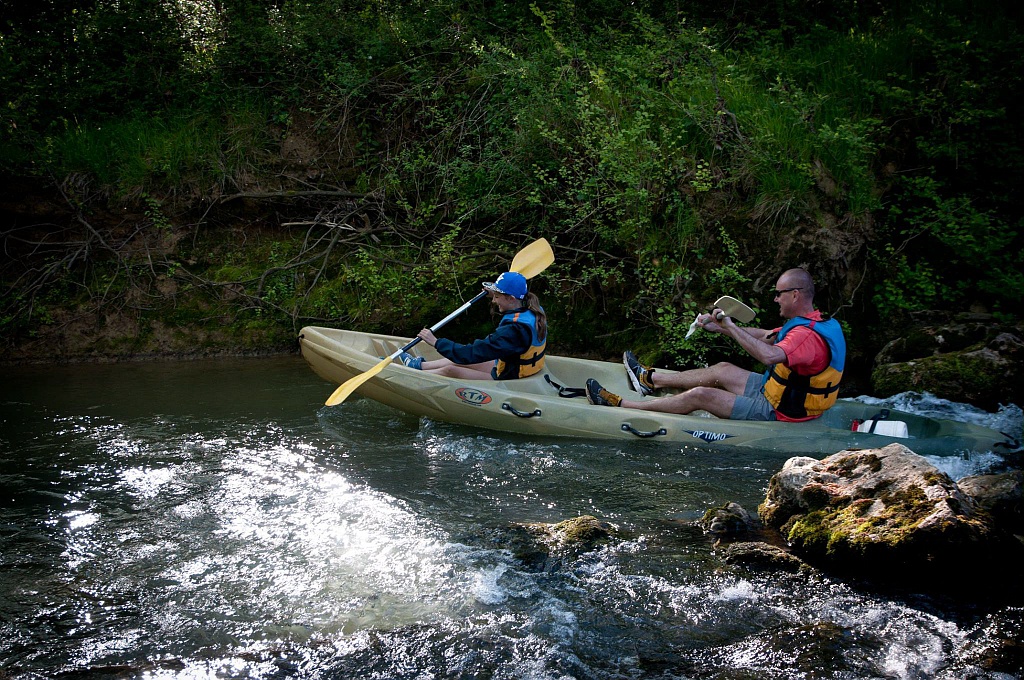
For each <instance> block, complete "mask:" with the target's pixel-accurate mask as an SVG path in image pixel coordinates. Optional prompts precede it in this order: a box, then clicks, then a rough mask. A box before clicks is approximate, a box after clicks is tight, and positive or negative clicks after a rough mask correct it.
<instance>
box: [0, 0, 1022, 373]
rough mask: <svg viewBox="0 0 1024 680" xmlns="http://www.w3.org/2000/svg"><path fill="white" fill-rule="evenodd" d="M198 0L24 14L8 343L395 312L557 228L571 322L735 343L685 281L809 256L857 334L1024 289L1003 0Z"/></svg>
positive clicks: (623, 336) (372, 321)
mask: <svg viewBox="0 0 1024 680" xmlns="http://www.w3.org/2000/svg"><path fill="white" fill-rule="evenodd" d="M909 4H914V3H909ZM183 7H184V5H181V4H175V3H171V4H168V5H163V6H151V5H150V4H148V3H144V2H142V1H141V0H136V1H133V2H121V3H117V4H112V3H105V2H99V3H97V4H96V5H95V6H94V7H92V8H91V9H89V10H86V11H83V12H78V13H69V12H68V11H65V10H62V9H61V8H60V7H59V6H57V5H56V4H53V5H52V6H51V5H45V9H44V11H42V12H41V13H39V14H35V15H25V16H22V17H13V18H12V19H9V20H8V21H7V24H6V26H5V28H4V32H3V42H2V43H0V46H2V55H3V59H2V61H0V84H2V89H3V91H4V92H5V93H6V97H7V107H6V113H5V114H4V115H5V121H4V126H3V136H2V138H0V145H2V152H3V153H2V158H3V172H4V173H5V174H6V175H7V177H8V178H9V180H10V181H8V183H7V187H8V188H7V190H6V192H5V197H4V206H3V211H4V213H5V215H6V216H8V217H9V219H7V220H6V221H7V223H8V225H9V226H6V227H4V240H5V247H6V248H7V252H8V253H9V254H11V255H12V257H11V258H10V261H9V262H7V263H5V264H4V265H3V268H2V270H0V276H2V280H3V285H4V288H5V295H4V299H5V303H4V306H3V310H2V314H0V328H2V333H3V335H4V338H5V340H6V341H7V343H8V344H9V345H12V346H13V345H21V346H24V345H25V343H26V341H31V339H32V338H33V336H39V334H40V333H42V334H44V335H45V332H46V330H47V328H53V327H59V326H60V324H61V323H65V324H67V323H68V319H70V318H77V319H89V320H90V322H91V323H93V324H102V323H103V321H102V319H103V318H104V317H105V315H106V316H107V317H110V318H113V317H114V316H116V317H117V318H118V319H121V318H122V317H123V318H124V319H126V320H127V321H125V322H124V323H128V322H131V323H134V324H138V327H139V328H140V329H150V330H152V329H153V328H155V327H156V328H159V327H160V325H161V324H163V325H164V326H166V325H168V324H169V325H172V326H178V327H181V328H186V327H189V328H193V329H200V330H199V332H195V333H193V334H191V335H186V336H185V337H186V338H187V339H186V340H185V341H183V342H182V343H181V344H184V345H186V346H187V345H189V344H196V343H199V342H200V340H199V339H200V338H206V339H207V340H208V341H209V342H211V343H212V344H214V345H225V346H227V345H231V344H233V343H239V342H255V343H271V344H275V343H278V342H284V340H283V338H284V337H285V336H287V335H288V334H290V333H291V332H292V331H293V330H295V329H296V328H297V327H299V326H301V325H303V324H305V323H320V322H323V323H331V324H338V325H346V326H351V327H354V328H361V329H372V330H381V331H388V332H402V333H411V332H414V331H415V330H416V329H417V328H419V327H421V326H423V325H427V324H429V323H430V322H432V321H434V320H436V319H437V318H440V316H443V315H444V313H446V312H447V311H448V310H451V309H453V308H455V307H456V306H458V304H459V303H460V302H461V301H462V300H463V299H466V298H467V297H468V296H469V295H471V294H472V293H473V292H474V291H475V290H476V286H477V285H478V283H479V281H481V280H487V279H490V277H492V276H493V275H494V273H495V271H496V269H497V268H500V267H501V266H502V264H504V263H507V262H508V260H509V259H510V257H511V255H512V254H513V253H514V252H515V251H516V250H517V249H518V248H519V247H520V246H522V245H523V244H524V243H526V242H528V241H529V240H532V239H533V238H537V237H539V236H544V237H546V238H548V239H549V240H550V241H551V242H552V243H553V244H554V246H555V251H556V256H557V263H556V265H555V266H554V267H552V268H551V269H549V270H548V271H546V272H545V273H544V275H543V276H542V277H541V278H540V279H539V280H538V281H537V282H536V284H535V285H536V289H537V290H538V292H539V293H540V294H541V296H542V299H543V300H544V303H545V305H546V307H547V308H548V312H549V314H550V316H551V317H552V318H553V319H555V320H557V325H555V327H556V328H557V329H558V333H557V336H556V337H557V344H558V345H559V347H558V349H560V350H562V351H567V352H572V353H583V352H597V353H614V352H615V351H616V350H619V351H621V348H622V346H623V344H624V343H625V342H626V341H627V340H628V342H629V343H630V344H633V345H634V346H636V347H637V348H638V349H639V350H640V351H641V353H642V354H643V355H644V356H645V357H647V358H650V359H657V360H659V361H661V362H665V363H680V364H691V363H694V362H701V361H705V360H709V359H712V358H721V357H723V356H727V355H728V354H727V353H728V351H730V350H729V349H728V348H727V347H726V346H723V345H718V344H716V341H714V340H708V339H707V338H701V337H697V338H696V339H691V340H684V339H683V335H684V334H685V330H686V327H687V325H688V324H689V321H690V320H692V317H693V315H694V313H695V312H696V311H697V310H698V309H701V308H703V307H704V306H705V305H706V304H707V303H709V302H710V301H712V300H714V299H715V298H716V297H718V295H719V294H721V293H729V294H732V295H735V296H737V297H740V298H743V299H745V300H747V301H750V302H751V303H752V304H753V305H754V306H755V307H758V308H760V309H762V310H763V312H762V313H761V315H760V316H759V321H762V322H763V323H765V324H769V323H772V322H773V321H774V319H775V308H774V307H773V306H772V304H771V300H770V297H769V294H768V292H767V291H768V290H769V289H770V287H771V285H772V284H773V283H774V279H775V277H776V276H777V274H778V272H779V271H781V270H782V269H784V268H786V267H790V266H798V265H802V266H807V267H809V268H810V269H811V271H812V272H813V273H814V275H815V276H816V278H817V279H818V281H819V282H820V284H821V294H820V296H819V299H818V302H819V305H820V306H821V307H822V308H823V309H824V310H825V311H827V312H829V313H832V314H835V315H836V316H838V317H839V318H840V319H841V320H843V321H844V322H845V323H846V325H847V329H848V332H849V335H850V338H851V341H852V343H853V344H854V345H855V346H856V347H860V348H861V351H863V352H864V353H865V354H866V355H870V352H871V351H872V348H876V347H877V346H878V345H879V344H880V343H881V342H882V341H884V340H885V339H886V338H887V335H886V330H885V329H886V328H889V327H892V325H893V322H894V320H897V319H898V318H899V317H900V315H902V314H905V313H909V312H912V311H915V310H920V309H927V308H934V307H941V308H946V309H951V308H959V309H970V308H977V309H985V310H987V311H991V312H994V313H996V314H997V315H999V316H1001V317H1004V318H1007V319H1012V318H1015V317H1017V316H1019V315H1020V312H1021V301H1020V299H1019V296H1018V295H1017V294H1016V291H1017V290H1019V289H1020V288H1021V285H1022V284H1024V281H1022V280H1021V279H1022V273H1021V272H1022V271H1024V267H1022V264H1024V263H1022V262H1021V255H1020V252H1021V250H1022V248H1021V245H1022V244H1021V235H1020V223H1021V208H1020V202H1019V201H1018V200H1016V199H1015V198H1014V190H1015V180H1016V178H1019V177H1020V172H1019V170H1020V163H1021V161H1020V158H1021V157H1022V156H1021V153H1020V151H1021V149H1020V144H1021V141H1020V140H1021V139H1024V136H1022V135H1020V134H1019V133H1020V123H1019V118H1018V117H1017V116H1016V115H1015V114H1016V109H1015V107H1016V106H1017V105H1016V104H1015V103H1014V101H1015V100H1014V98H1013V92H1014V91H1016V90H1017V89H1019V85H1020V79H1021V77H1022V76H1021V74H1022V73H1024V69H1022V68H1021V66H1022V64H1021V60H1022V56H1021V55H1022V54H1024V51H1022V50H1021V49H1020V47H1021V44H1020V42H1021V40H1020V38H1018V37H1017V31H1016V28H1017V26H1018V25H1019V21H1018V17H1017V10H1015V9H1014V8H1012V7H1009V6H1008V5H1007V6H1006V7H1004V6H1003V5H1002V4H1001V3H992V4H991V6H989V7H986V8H985V10H986V11H978V8H975V7H973V6H972V7H971V8H970V10H969V11H968V8H966V6H964V7H961V6H960V5H959V4H958V3H940V4H933V5H929V7H927V8H924V7H916V6H914V7H910V6H907V7H904V6H901V5H899V4H897V5H895V6H886V7H873V6H865V5H857V4H853V3H851V4H845V3H840V4H839V5H837V6H836V7H834V8H831V9H830V10H829V11H828V12H827V13H825V12H824V11H823V12H822V14H820V15H816V14H815V11H814V10H813V9H808V8H806V7H804V6H803V5H801V6H799V7H797V6H793V7H789V6H788V5H785V4H782V5H777V6H773V7H772V8H755V7H753V6H747V5H746V4H744V3H738V4H734V5H733V6H732V8H731V10H728V11H727V10H724V9H720V8H718V7H717V6H711V5H709V6H708V7H693V8H690V9H688V10H686V12H683V11H678V10H677V8H676V7H675V6H674V5H673V6H672V7H669V6H668V5H666V4H661V3H654V2H650V3H638V4H631V5H629V6H628V7H627V8H623V6H621V5H620V4H619V3H593V4H588V5H587V6H586V7H584V6H583V5H579V6H577V5H575V4H573V3H557V4H556V3H552V4H550V5H545V4H543V3H539V4H531V3H515V2H510V3H497V4H495V5H490V6H488V8H487V9H486V10H484V9H482V8H481V7H476V6H473V5H471V4H465V3H453V2H419V3H401V4H398V3H394V4H388V3H378V2H374V3H366V2H341V1H338V2H328V3H321V4H318V6H316V7H310V6H307V5H304V4H299V3H281V4H279V5H276V6H274V7H270V6H264V5H263V4H261V3H259V2H251V1H239V0H236V1H234V2H227V3H223V4H222V5H221V6H220V7H221V10H220V11H219V12H218V11H215V10H214V9H212V6H211V7H207V6H206V5H205V4H199V5H197V7H201V8H205V9H204V11H203V12H198V13H197V12H192V13H187V12H185V13H182V8H183ZM175 8H177V9H175ZM185 17H189V18H188V20H186V19H185ZM41 27H45V28H46V29H47V30H46V31H45V32H41V31H40V30H39V29H40V28H41ZM115 37H116V39H115ZM18 187H30V189H29V190H25V191H19V190H18ZM29 199H31V200H29ZM30 202H31V203H33V205H29V203H30ZM112 310H113V311H116V314H114V313H113V311H112ZM112 314H113V316H112ZM118 323H122V322H121V321H119V322H118ZM131 323H129V326H128V327H129V328H131V327H132V326H131ZM488 323H489V320H488V319H487V318H486V315H485V314H482V313H481V314H479V315H477V316H475V317H472V318H470V319H467V322H466V324H467V327H466V328H465V329H463V330H464V331H465V332H467V333H472V332H476V331H477V330H479V329H482V328H485V327H486V326H487V325H488ZM260 329H274V330H265V331H263V330H260ZM146 332H150V331H146ZM146 332H141V331H140V332H139V333H137V334H136V335H135V336H134V337H135V340H136V341H138V342H139V343H142V344H140V345H138V346H144V345H145V343H144V342H143V341H144V340H145V337H146ZM130 339H131V336H129V340H130ZM152 344H153V343H150V345H152ZM156 344H159V343H156ZM134 346H136V345H133V344H132V342H128V344H127V345H126V347H127V348H128V350H130V349H131V348H132V347H134ZM145 346H149V345H145ZM128 350H126V351H128Z"/></svg>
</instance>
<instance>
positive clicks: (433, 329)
mask: <svg viewBox="0 0 1024 680" xmlns="http://www.w3.org/2000/svg"><path fill="white" fill-rule="evenodd" d="M485 295H487V291H486V290H482V291H480V292H479V293H477V294H476V297H474V298H473V299H472V300H470V301H469V302H467V303H465V304H463V305H462V306H461V307H459V308H458V309H456V310H455V311H454V312H452V313H451V314H449V315H448V316H446V317H444V318H443V319H441V320H440V321H438V322H437V323H435V324H434V325H433V326H431V327H430V332H431V333H436V332H437V331H439V330H441V327H442V326H444V325H445V324H447V323H448V322H449V321H451V320H452V319H454V318H455V317H457V316H458V315H459V314H462V313H463V312H464V311H466V310H467V309H469V308H470V307H472V306H473V303H475V302H476V301H477V300H479V299H480V298H482V297H484V296H485ZM422 339H423V338H421V337H419V336H416V337H415V338H413V339H412V342H410V343H409V344H407V345H406V346H405V347H402V348H401V349H399V350H396V351H395V352H394V353H392V354H391V357H390V358H391V359H394V358H395V357H397V356H398V355H399V354H401V353H402V352H408V351H409V350H410V349H412V348H413V347H414V346H415V345H416V343H418V342H419V341H420V340H422Z"/></svg>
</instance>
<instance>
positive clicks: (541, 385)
mask: <svg viewBox="0 0 1024 680" xmlns="http://www.w3.org/2000/svg"><path fill="white" fill-rule="evenodd" d="M409 340H410V338H403V337H397V336H392V335H380V334H375V333H358V332H355V331H348V330H340V329H333V328H322V327H317V326H307V327H306V328H303V329H302V331H301V332H300V335H299V344H300V346H301V349H302V356H303V358H304V359H305V360H306V362H307V363H309V365H310V367H311V368H312V369H313V371H315V372H316V373H317V375H319V376H320V377H322V378H324V379H325V380H327V381H329V382H332V383H335V384H341V383H343V382H345V381H346V380H348V379H350V378H353V377H355V376H357V375H360V374H361V373H363V372H365V371H368V370H369V369H371V368H373V367H374V366H375V365H376V364H378V363H379V362H380V360H381V357H386V356H388V355H390V354H391V353H393V352H395V351H396V350H397V349H398V348H400V347H402V346H404V345H406V344H407V343H408V342H409ZM411 353H412V354H414V355H416V356H423V357H426V358H427V359H437V358H439V355H438V354H437V353H436V352H435V351H434V349H433V348H432V347H430V346H428V345H426V344H425V343H420V344H418V345H416V347H415V348H414V349H413V351H412V352H411ZM658 370H659V371H662V370H665V371H666V372H669V371H668V370H667V369H661V368H659V369H658ZM587 378H596V379H597V380H598V381H599V382H600V383H601V384H602V385H604V386H605V387H606V388H607V389H609V390H611V391H612V392H616V393H618V394H629V395H630V397H631V398H634V399H640V398H644V399H653V398H654V397H640V396H639V395H637V394H636V393H635V392H632V391H631V388H630V385H629V381H628V378H627V376H626V372H625V370H624V368H623V366H622V364H621V363H612V362H607V361H589V360H585V359H575V358H571V357H561V356H552V355H550V354H549V355H548V356H547V357H546V362H545V370H543V371H542V372H541V373H539V374H537V375H534V376H531V377H529V378H521V379H519V380H501V381H493V380H461V379H457V378H447V377H443V376H439V375H434V374H431V373H427V372H424V371H419V370H416V369H412V368H407V367H406V366H403V365H402V364H400V363H397V362H396V363H392V364H389V365H388V366H387V367H386V368H384V370H382V371H381V372H380V373H379V374H377V375H375V376H374V377H372V378H370V379H369V380H367V381H366V382H365V383H363V384H362V385H361V386H360V387H359V388H358V389H357V391H356V392H357V393H358V394H361V395H363V396H365V397H369V398H370V399H374V400H375V401H378V402H381V403H383V404H386V405H388V406H391V407H393V408H396V409H399V410H400V411H405V412H406V413H409V414H412V415H415V416H426V417H428V418H432V419H435V420H440V421H445V422H450V423H458V424H464V425H470V426H474V427H481V428H486V429H489V430H499V431H502V432H514V433H519V434H526V435H535V436H565V437H584V438H588V439H620V440H622V439H636V438H645V439H651V440H657V441H668V442H674V443H680V444H687V443H689V444H699V445H700V446H702V447H705V448H706V447H712V448H717V447H751V448H757V449H762V450H771V451H786V452H791V453H804V454H810V455H815V454H817V455H828V454H832V453H835V452H837V451H842V450H844V449H868V448H878V447H881V446H885V445H887V444H891V443H893V442H898V443H902V444H904V445H905V446H907V447H908V448H910V449H911V450H913V451H914V452H916V453H918V454H921V455H938V456H943V455H962V454H968V453H984V452H988V451H992V452H996V453H1001V452H1009V451H1013V450H1017V449H1018V448H1019V445H1018V443H1017V442H1016V441H1014V440H1013V438H1012V437H1010V436H1008V435H1005V434H1003V433H1000V432H997V431H995V430H991V429H988V428H985V427H981V426H979V425H973V424H969V423H960V422H956V421H952V420H942V419H938V418H929V417H925V416H920V415H916V414H911V413H904V412H900V411H895V410H890V409H880V408H879V407H878V406H871V405H868V404H862V403H860V402H856V401H850V400H845V399H841V400H839V401H838V402H837V403H836V405H835V406H833V407H832V408H831V409H829V410H828V411H826V412H825V414H824V415H822V416H821V417H820V418H817V419H815V420H812V421H809V422H803V423H783V422H754V421H742V420H726V419H722V418H716V417H714V416H711V415H709V414H706V413H703V412H700V413H694V414H690V415H677V414H671V413H655V412H650V411H637V410H630V409H622V408H608V407H602V406H593V405H591V404H590V403H589V402H588V401H587V399H586V397H585V396H582V390H581V389H579V388H582V387H583V385H585V384H586V379H587ZM574 388H576V389H574ZM872 423H874V428H873V429H874V431H872V432H869V431H867V430H868V429H871V425H872ZM858 428H860V429H862V430H863V431H858Z"/></svg>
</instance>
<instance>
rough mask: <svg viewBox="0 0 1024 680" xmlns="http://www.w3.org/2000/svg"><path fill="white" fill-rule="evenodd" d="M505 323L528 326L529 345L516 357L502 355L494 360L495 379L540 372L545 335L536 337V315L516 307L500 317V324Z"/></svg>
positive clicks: (542, 364)
mask: <svg viewBox="0 0 1024 680" xmlns="http://www.w3.org/2000/svg"><path fill="white" fill-rule="evenodd" d="M507 323H521V324H525V325H527V326H528V327H529V328H530V338H531V339H530V346H529V347H528V348H527V349H526V351H524V352H523V353H522V354H520V355H519V356H517V357H502V358H500V359H497V360H496V361H495V362H494V375H495V380H512V379H514V378H525V377H526V376H529V375H533V374H535V373H540V371H541V369H543V368H544V350H545V348H546V347H547V344H548V343H547V337H546V336H545V338H544V339H543V340H541V339H540V338H539V337H537V315H536V314H534V313H533V312H531V311H530V310H529V309H517V310H515V311H513V312H508V313H507V314H505V315H504V316H503V317H502V318H501V323H499V324H498V325H499V326H502V325H504V324H507Z"/></svg>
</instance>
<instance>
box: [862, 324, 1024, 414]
mask: <svg viewBox="0 0 1024 680" xmlns="http://www.w3.org/2000/svg"><path fill="white" fill-rule="evenodd" d="M1022 379H1024V328H1021V327H1020V326H1019V325H1018V326H1009V325H1002V324H1000V323H998V322H997V320H996V319H995V318H994V317H992V316H990V315H986V314H961V315H958V316H956V317H953V318H950V319H941V318H936V316H935V315H934V314H933V315H931V316H924V317H921V318H919V319H918V323H916V324H914V323H912V324H910V325H908V326H907V327H905V329H904V332H903V333H901V336H900V337H899V338H896V339H894V340H892V341H891V342H889V343H888V344H887V345H886V346H885V347H884V348H882V350H881V351H880V352H879V353H878V355H877V356H876V357H875V364H874V369H873V370H872V373H871V383H872V391H873V392H874V393H875V394H876V395H878V396H881V397H887V396H891V395H893V394H899V393H901V392H908V391H914V392H931V393H932V394H935V395H937V396H939V397H942V398H944V399H950V400H953V401H967V402H970V403H972V404H976V405H977V406H981V407H983V408H987V409H990V410H994V409H996V408H998V406H999V405H1000V404H1008V403H1024V388H1022Z"/></svg>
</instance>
